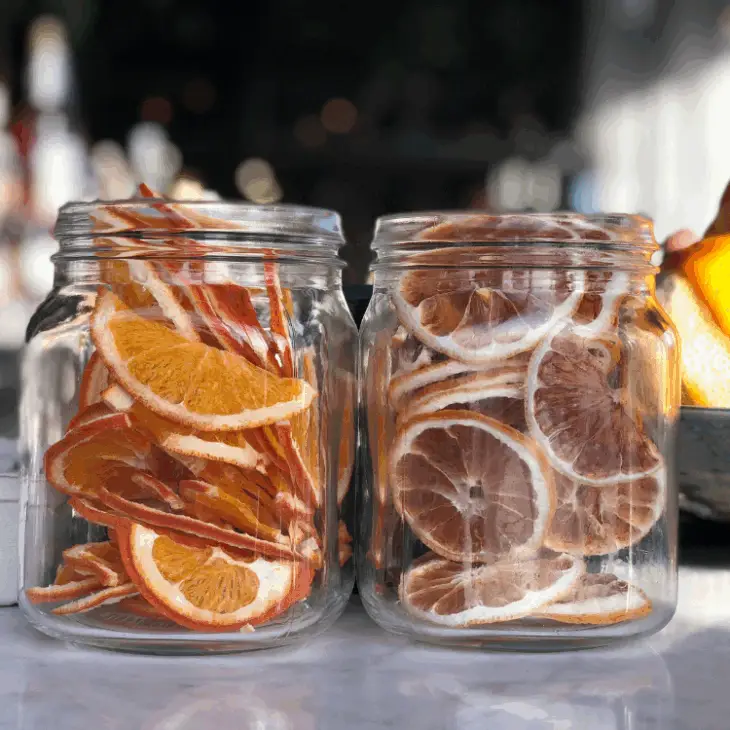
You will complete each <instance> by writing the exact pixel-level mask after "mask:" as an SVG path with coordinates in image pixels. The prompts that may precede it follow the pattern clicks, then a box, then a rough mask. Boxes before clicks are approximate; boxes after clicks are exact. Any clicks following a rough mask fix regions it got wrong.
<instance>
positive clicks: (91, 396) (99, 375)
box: [79, 352, 110, 412]
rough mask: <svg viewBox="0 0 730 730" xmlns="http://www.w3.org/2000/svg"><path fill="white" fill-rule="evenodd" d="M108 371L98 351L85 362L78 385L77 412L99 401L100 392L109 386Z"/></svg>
mask: <svg viewBox="0 0 730 730" xmlns="http://www.w3.org/2000/svg"><path fill="white" fill-rule="evenodd" d="M109 384H110V383H109V371H108V370H107V368H106V365H105V364H104V361H103V360H102V359H101V356H100V355H99V353H98V352H95V353H93V354H92V355H91V357H90V358H89V362H88V363H86V367H85V368H84V373H83V375H82V376H81V386H80V387H79V412H81V411H84V410H86V409H87V408H88V407H89V406H92V405H94V404H95V403H99V401H101V394H102V393H103V392H104V391H105V390H106V389H107V388H108V387H109Z"/></svg>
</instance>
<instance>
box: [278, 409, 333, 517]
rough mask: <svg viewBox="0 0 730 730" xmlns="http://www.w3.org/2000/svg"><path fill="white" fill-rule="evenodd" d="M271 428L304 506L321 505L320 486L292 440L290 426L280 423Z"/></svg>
mask: <svg viewBox="0 0 730 730" xmlns="http://www.w3.org/2000/svg"><path fill="white" fill-rule="evenodd" d="M273 428H274V432H275V433H276V437H277V439H278V442H279V445H280V446H281V448H282V449H283V450H284V454H285V456H286V461H287V464H288V465H289V475H290V477H291V481H292V485H293V487H294V489H295V490H296V492H297V494H298V495H299V497H300V498H301V499H302V500H303V501H304V502H305V503H306V504H312V505H319V504H321V502H322V494H321V490H320V485H319V484H318V483H317V482H316V481H315V479H314V477H313V476H312V474H311V473H310V471H309V467H308V466H307V463H306V461H305V459H304V456H303V454H302V451H301V449H300V446H299V444H298V443H297V441H296V440H295V439H294V433H293V431H292V427H291V424H289V423H287V422H285V421H282V422H280V423H277V424H275V425H274V427H273Z"/></svg>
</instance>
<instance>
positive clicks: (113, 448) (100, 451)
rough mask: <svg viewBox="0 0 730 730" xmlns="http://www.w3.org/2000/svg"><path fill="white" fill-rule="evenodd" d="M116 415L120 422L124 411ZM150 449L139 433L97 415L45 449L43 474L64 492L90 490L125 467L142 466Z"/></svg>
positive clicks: (146, 463)
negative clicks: (96, 417) (93, 419)
mask: <svg viewBox="0 0 730 730" xmlns="http://www.w3.org/2000/svg"><path fill="white" fill-rule="evenodd" d="M116 415H117V416H122V423H124V414H116ZM151 453H152V446H151V444H150V442H149V440H148V439H147V438H145V437H144V436H143V435H142V434H141V433H139V432H138V431H135V430H134V429H131V428H124V427H122V428H119V427H118V426H117V427H115V426H114V419H113V418H112V417H108V418H100V419H97V420H95V421H92V422H91V423H87V424H85V425H82V426H79V427H78V428H75V429H74V430H72V431H69V432H68V433H67V434H66V436H64V437H63V438H62V439H61V440H60V441H57V442H56V443H55V444H53V445H52V446H50V447H49V448H48V449H47V450H46V454H45V459H44V464H45V475H46V479H47V480H48V482H49V483H50V484H51V485H52V486H53V487H55V488H56V489H58V490H59V491H60V492H63V493H64V494H68V495H71V496H74V495H85V494H94V493H95V492H96V490H97V489H98V488H99V487H100V486H101V485H102V484H104V483H105V482H108V481H110V480H111V479H113V478H115V477H120V476H122V475H123V473H124V472H125V471H129V470H144V469H146V467H147V465H148V459H149V458H150V455H151Z"/></svg>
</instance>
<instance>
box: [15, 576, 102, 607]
mask: <svg viewBox="0 0 730 730" xmlns="http://www.w3.org/2000/svg"><path fill="white" fill-rule="evenodd" d="M100 587H101V583H100V582H99V579H98V578H97V577H96V576H90V577H83V576H81V575H78V576H77V577H75V578H74V579H73V580H66V581H63V582H57V583H54V584H52V585H50V586H44V587H37V588H26V591H25V595H26V597H27V598H28V600H29V601H30V602H31V603H34V604H37V603H56V602H58V601H73V600H76V599H77V598H82V597H83V596H88V595H89V594H90V593H93V592H94V591H96V590H98V589H99V588H100Z"/></svg>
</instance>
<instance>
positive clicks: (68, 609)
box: [51, 583, 139, 616]
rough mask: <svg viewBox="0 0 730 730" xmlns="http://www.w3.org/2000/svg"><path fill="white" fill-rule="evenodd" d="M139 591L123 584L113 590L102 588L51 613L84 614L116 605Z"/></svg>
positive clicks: (63, 614)
mask: <svg viewBox="0 0 730 730" xmlns="http://www.w3.org/2000/svg"><path fill="white" fill-rule="evenodd" d="M137 593H139V591H138V590H137V586H136V585H135V584H134V583H125V584H124V585H121V586H115V587H114V588H104V589H103V590H100V591H97V592H96V593H92V594H91V595H88V596H84V597H83V598H79V599H77V600H76V601H72V602H71V603H65V604H64V605H63V606H58V608H54V609H53V610H52V611H51V613H55V614H56V615H57V616H68V615H70V614H74V613H86V612H87V611H91V610H92V609H94V608H99V607H100V606H106V605H109V604H111V603H118V602H119V601H121V600H122V599H123V598H128V597H129V596H134V595H137Z"/></svg>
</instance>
